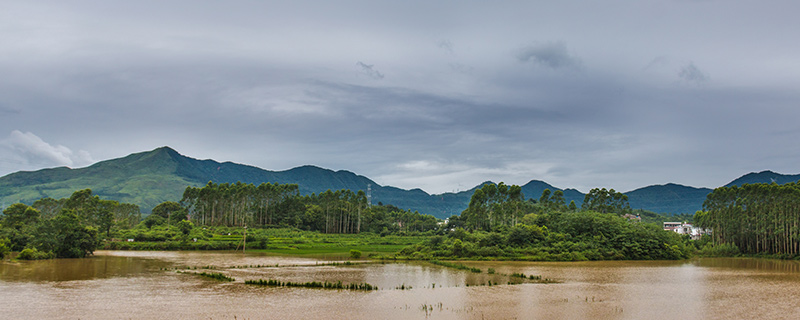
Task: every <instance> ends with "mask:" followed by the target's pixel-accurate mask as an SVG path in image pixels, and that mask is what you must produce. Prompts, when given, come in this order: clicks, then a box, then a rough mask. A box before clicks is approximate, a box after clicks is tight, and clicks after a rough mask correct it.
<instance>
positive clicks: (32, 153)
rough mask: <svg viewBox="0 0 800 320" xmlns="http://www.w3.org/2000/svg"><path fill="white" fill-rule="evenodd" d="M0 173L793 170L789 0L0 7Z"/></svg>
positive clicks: (503, 177)
mask: <svg viewBox="0 0 800 320" xmlns="http://www.w3.org/2000/svg"><path fill="white" fill-rule="evenodd" d="M2 7H3V8H2V10H0V74H2V76H0V176H1V175H6V174H9V173H12V172H16V171H20V170H38V169H42V168H50V167H56V166H68V167H72V168H79V167H85V166H88V165H91V164H92V163H95V162H97V161H103V160H108V159H113V158H118V157H123V156H126V155H128V154H131V153H136V152H143V151H149V150H152V149H155V148H158V147H161V146H170V147H172V148H173V149H175V150H177V151H178V152H180V153H181V154H183V155H186V156H189V157H193V158H198V159H214V160H217V161H221V162H222V161H232V162H236V163H243V164H249V165H254V166H257V167H260V168H263V169H267V170H276V171H277V170H286V169H290V168H293V167H297V166H301V165H316V166H320V167H323V168H328V169H332V170H348V171H352V172H355V173H357V174H360V175H364V176H367V177H369V178H371V179H373V180H374V181H376V182H377V183H379V184H381V185H384V186H385V185H391V186H396V187H400V188H404V189H411V188H421V189H423V190H425V191H427V192H429V193H443V192H453V191H459V190H462V191H463V190H467V189H470V188H472V187H473V186H475V185H477V184H479V183H481V182H483V181H487V180H491V181H494V182H500V181H504V182H505V183H506V184H517V185H523V184H525V183H527V182H528V181H530V180H542V181H546V182H548V183H550V184H552V185H554V186H556V187H559V188H576V189H578V190H580V191H583V192H587V191H589V190H590V189H591V188H595V187H605V188H614V189H616V190H617V191H623V192H624V191H631V190H634V189H637V188H640V187H644V186H648V185H654V184H666V183H678V184H683V185H689V186H695V187H711V188H714V187H718V186H721V185H724V184H726V183H728V182H730V181H731V180H733V179H735V178H737V177H739V176H741V175H743V174H746V173H748V172H757V171H762V170H773V171H776V172H780V173H786V174H796V173H800V161H798V159H800V148H799V147H800V145H799V144H800V122H799V121H798V120H800V41H797V39H796V37H797V31H798V30H800V19H797V12H800V2H797V1H782V0H776V1H769V2H764V1H739V0H726V1H691V0H674V1H668V0H661V1H657V0H656V1H639V0H630V1H620V0H607V1H584V0H582V1H571V0H565V1H492V2H488V1H429V0H426V1H418V0H409V1H348V0H345V1H302V0H300V1H281V2H278V1H202V0H192V1H180V0H176V1H146V0H143V1H64V0H58V1H7V2H4V4H3V6H2Z"/></svg>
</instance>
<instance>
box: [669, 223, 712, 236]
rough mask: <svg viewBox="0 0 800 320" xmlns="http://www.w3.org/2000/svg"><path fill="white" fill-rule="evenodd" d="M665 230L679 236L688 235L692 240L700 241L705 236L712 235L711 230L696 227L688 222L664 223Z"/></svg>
mask: <svg viewBox="0 0 800 320" xmlns="http://www.w3.org/2000/svg"><path fill="white" fill-rule="evenodd" d="M664 230H667V231H673V232H675V233H678V234H688V235H690V236H691V237H692V240H700V237H702V236H703V235H704V234H711V230H709V229H703V228H700V227H695V226H693V225H692V224H691V223H686V222H664Z"/></svg>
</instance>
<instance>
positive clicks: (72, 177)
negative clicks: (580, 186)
mask: <svg viewBox="0 0 800 320" xmlns="http://www.w3.org/2000/svg"><path fill="white" fill-rule="evenodd" d="M798 180H800V175H783V174H779V173H775V172H772V171H763V172H759V173H749V174H746V175H744V176H742V177H740V178H738V179H736V180H733V181H731V182H730V183H728V184H727V185H725V186H732V185H741V184H744V183H771V182H776V183H779V184H783V183H787V182H794V181H798ZM209 181H214V182H216V183H225V182H228V183H234V182H237V181H241V182H244V183H253V184H256V185H257V184H260V183H263V182H271V183H296V184H298V185H299V188H300V193H301V194H311V193H320V192H324V191H326V190H329V189H330V190H341V189H350V190H353V191H357V190H364V191H366V190H367V189H368V188H369V189H370V193H371V199H372V203H373V204H377V203H379V202H380V203H384V204H392V205H395V206H397V207H399V208H403V209H410V210H415V211H419V212H420V213H425V214H430V215H433V216H436V217H437V218H446V217H449V216H451V215H454V214H460V213H461V211H463V210H464V209H465V208H466V207H467V205H468V204H469V199H470V197H471V196H472V193H473V192H474V191H475V189H477V188H479V187H480V186H482V185H483V184H485V183H492V182H490V181H487V182H485V183H481V184H480V185H478V186H475V187H474V188H472V189H470V190H466V191H461V192H454V193H443V194H428V193H426V192H425V191H422V190H421V189H411V190H404V189H400V188H396V187H392V186H381V185H379V184H377V183H375V182H374V181H372V180H370V179H369V178H367V177H364V176H361V175H357V174H355V173H353V172H350V171H344V170H341V171H333V170H329V169H324V168H319V167H315V166H301V167H296V168H293V169H289V170H285V171H269V170H264V169H260V168H257V167H254V166H249V165H243V164H237V163H233V162H222V163H220V162H217V161H214V160H198V159H194V158H190V157H187V156H184V155H181V154H180V153H178V152H177V151H175V150H173V149H171V148H169V147H161V148H157V149H155V150H152V151H148V152H141V153H135V154H131V155H128V156H126V157H123V158H119V159H112V160H106V161H102V162H98V163H95V164H94V165H91V166H89V167H85V168H78V169H70V168H67V167H58V168H52V169H42V170H38V171H20V172H15V173H12V174H9V175H6V176H4V177H0V202H2V204H3V205H4V206H7V205H9V204H11V203H16V202H23V203H27V204H30V203H32V202H33V201H36V200H37V199H40V198H44V197H51V198H55V199H59V198H64V197H69V196H70V195H71V194H72V192H74V191H76V190H80V189H85V188H90V189H92V191H93V193H95V194H97V195H99V196H100V197H101V198H103V199H112V200H117V201H121V202H128V203H134V204H137V205H139V207H140V208H141V210H142V211H143V212H149V211H150V210H151V209H152V208H153V207H155V206H156V205H158V204H159V203H161V202H164V201H178V200H180V199H181V197H182V195H183V190H184V189H185V188H186V187H187V186H193V187H202V186H204V185H205V184H206V183H207V182H209ZM521 187H522V192H523V194H524V195H526V197H527V198H534V199H538V198H539V196H540V195H541V194H542V191H544V189H550V190H551V191H555V190H562V191H563V192H564V198H565V199H566V201H567V203H569V202H570V201H575V203H576V204H577V205H578V206H580V204H581V203H582V202H583V198H584V196H585V195H584V194H583V193H581V192H580V191H578V190H575V189H560V188H557V187H554V186H552V185H550V184H548V183H546V182H544V181H539V180H531V181H530V182H528V183H526V184H525V185H523V186H521ZM711 191H712V189H708V188H694V187H689V186H682V185H678V184H672V183H669V184H665V185H653V186H648V187H644V188H640V189H636V190H633V191H630V192H627V193H625V194H626V195H628V202H629V203H630V205H631V208H634V209H645V210H649V211H653V212H657V213H694V212H695V211H697V210H700V209H701V208H702V204H703V201H705V198H706V195H708V193H710V192H711Z"/></svg>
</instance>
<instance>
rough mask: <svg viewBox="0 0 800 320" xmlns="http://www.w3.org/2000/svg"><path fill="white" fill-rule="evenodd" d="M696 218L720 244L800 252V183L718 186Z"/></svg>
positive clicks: (772, 251)
mask: <svg viewBox="0 0 800 320" xmlns="http://www.w3.org/2000/svg"><path fill="white" fill-rule="evenodd" d="M694 221H695V222H696V223H697V224H698V226H700V227H702V228H710V229H712V230H713V232H712V240H713V242H714V244H716V245H729V246H730V245H733V246H735V247H737V248H738V250H739V251H740V252H742V253H749V254H777V255H789V256H797V255H798V253H800V184H798V183H796V182H795V183H788V184H784V185H778V184H775V183H772V184H744V185H742V186H731V187H720V188H716V189H714V191H712V192H711V193H710V194H709V195H708V197H707V198H706V201H705V202H704V203H703V211H698V212H697V213H696V214H695V216H694Z"/></svg>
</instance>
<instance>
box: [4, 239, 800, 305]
mask: <svg viewBox="0 0 800 320" xmlns="http://www.w3.org/2000/svg"><path fill="white" fill-rule="evenodd" d="M330 262H331V261H326V260H324V259H314V258H298V257H285V256H270V255H260V254H249V253H248V254H247V255H243V254H242V253H229V252H141V251H100V252H97V253H96V255H95V256H94V257H92V258H89V259H61V260H47V261H24V262H2V263H0V310H3V311H2V313H3V315H4V317H6V316H7V317H9V318H14V319H291V318H300V317H302V318H306V319H323V318H325V319H577V318H591V319H645V318H650V319H686V318H689V319H732V318H739V319H741V318H769V319H780V318H787V319H788V318H796V316H797V314H800V307H798V305H797V303H796V300H797V297H800V263H797V262H794V261H772V260H757V259H695V260H689V261H670V262H665V261H625V262H616V261H613V262H570V263H547V262H466V263H465V264H468V265H469V266H471V267H477V268H480V269H481V270H482V271H483V272H481V273H473V272H470V271H465V270H457V269H453V268H446V267H442V266H437V265H433V264H431V263H427V262H412V263H386V264H383V263H364V264H356V265H330ZM186 267H191V268H192V269H191V270H186V269H185V268H186ZM194 267H198V269H197V270H195V269H193V268H194ZM176 268H177V269H180V270H183V271H186V272H202V271H207V272H219V273H223V274H225V275H227V276H230V277H233V278H235V279H236V281H234V282H221V281H216V280H212V279H208V278H205V277H200V276H196V275H192V274H186V273H179V272H177V271H176ZM203 268H208V269H203ZM489 268H492V269H494V270H495V271H496V272H495V274H487V270H488V269H489ZM511 273H523V274H526V275H541V276H542V277H545V278H550V279H554V280H557V281H558V283H550V284H542V283H533V282H530V281H525V282H524V283H521V284H516V285H507V284H506V283H508V282H509V281H513V282H521V280H519V279H517V278H512V277H509V276H508V275H509V274H511ZM255 279H278V280H280V281H293V282H308V281H320V282H322V281H329V282H330V281H334V282H335V281H342V282H343V283H369V284H371V285H375V286H378V288H379V290H375V291H350V290H325V289H310V288H286V287H261V286H252V285H246V284H244V281H245V280H255ZM489 282H492V283H493V285H491V286H489V285H487V283H489ZM498 284H502V285H498ZM409 287H410V289H409ZM401 288H402V289H401Z"/></svg>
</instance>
